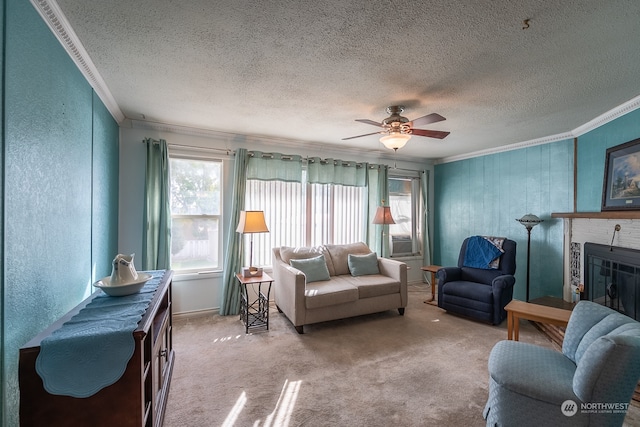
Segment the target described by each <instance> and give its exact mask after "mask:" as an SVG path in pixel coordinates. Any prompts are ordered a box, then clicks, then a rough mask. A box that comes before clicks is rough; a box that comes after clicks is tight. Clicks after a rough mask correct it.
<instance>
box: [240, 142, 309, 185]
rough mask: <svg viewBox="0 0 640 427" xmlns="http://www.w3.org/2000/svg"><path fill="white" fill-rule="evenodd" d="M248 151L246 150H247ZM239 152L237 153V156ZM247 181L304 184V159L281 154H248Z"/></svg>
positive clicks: (260, 152)
mask: <svg viewBox="0 0 640 427" xmlns="http://www.w3.org/2000/svg"><path fill="white" fill-rule="evenodd" d="M245 151H246V150H245ZM237 154H238V152H237V151H236V156H237ZM248 156H249V161H248V164H247V167H246V170H247V173H246V178H245V179H258V180H260V181H285V182H302V158H301V157H300V156H297V155H294V156H290V155H285V154H280V153H263V152H262V151H252V152H250V153H248Z"/></svg>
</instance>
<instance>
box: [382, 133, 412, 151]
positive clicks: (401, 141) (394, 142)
mask: <svg viewBox="0 0 640 427" xmlns="http://www.w3.org/2000/svg"><path fill="white" fill-rule="evenodd" d="M410 139H411V135H408V134H406V133H391V134H389V135H385V136H383V137H382V138H380V142H382V144H383V145H384V146H385V147H387V148H388V149H390V150H397V149H398V148H402V147H404V146H405V145H406V144H407V141H409V140H410Z"/></svg>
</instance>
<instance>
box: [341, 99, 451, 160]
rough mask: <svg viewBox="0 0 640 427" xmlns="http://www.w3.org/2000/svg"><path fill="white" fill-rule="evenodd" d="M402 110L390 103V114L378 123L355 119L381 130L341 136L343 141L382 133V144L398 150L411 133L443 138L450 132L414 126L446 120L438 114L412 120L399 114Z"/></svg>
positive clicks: (400, 106)
mask: <svg viewBox="0 0 640 427" xmlns="http://www.w3.org/2000/svg"><path fill="white" fill-rule="evenodd" d="M403 111H404V106H403V105H392V106H390V107H387V113H389V114H390V116H389V117H387V118H386V119H384V120H382V122H381V123H378V122H376V121H373V120H368V119H356V122H360V123H367V124H370V125H374V126H378V127H381V128H382V130H379V131H377V132H372V133H365V134H364V135H357V136H351V137H349V138H342V140H343V141H346V140H348V139H354V138H360V137H363V136H369V135H375V134H381V135H383V136H382V137H381V138H380V142H382V143H383V144H384V146H385V147H387V148H389V149H392V150H398V148H402V147H404V145H405V144H406V143H407V141H409V139H411V135H416V136H426V137H428V138H438V139H443V138H445V137H446V136H447V135H449V133H450V132H443V131H439V130H426V129H416V128H415V127H414V126H423V125H428V124H430V123H437V122H441V121H443V120H446V119H445V118H444V117H442V116H441V115H440V114H437V113H431V114H427V115H426V116H422V117H418V118H417V119H414V120H411V121H410V120H409V119H407V118H406V117H403V116H401V115H400V114H401V113H402V112H403Z"/></svg>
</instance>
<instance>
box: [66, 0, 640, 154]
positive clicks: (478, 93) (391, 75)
mask: <svg viewBox="0 0 640 427" xmlns="http://www.w3.org/2000/svg"><path fill="white" fill-rule="evenodd" d="M57 4H58V5H59V6H60V9H61V10H62V12H63V13H64V15H65V16H66V18H67V19H68V21H69V23H70V25H71V27H72V28H73V30H74V31H75V33H76V34H77V35H78V37H79V39H80V40H81V42H82V44H83V46H84V48H85V49H86V51H87V52H88V54H89V56H90V58H91V59H92V61H93V63H94V64H95V65H96V67H97V69H98V71H99V73H100V75H101V76H102V78H103V79H104V81H105V82H106V85H107V87H108V89H109V91H110V93H111V94H112V95H113V98H114V99H115V101H116V102H117V105H118V106H119V107H120V109H121V110H122V112H123V113H124V115H125V116H126V117H127V118H129V119H132V120H148V121H152V122H160V123H166V124H172V125H179V126H188V127H194V128H199V129H208V130H215V131H223V132H232V133H240V134H248V135H262V136H269V137H274V138H287V139H292V140H296V141H300V144H301V145H304V143H305V142H312V143H313V142H315V143H324V144H337V145H339V146H342V147H354V148H357V149H363V150H381V149H382V150H385V149H384V148H383V147H382V145H381V144H380V143H379V142H378V137H377V136H376V135H374V136H368V137H363V138H358V139H354V140H350V141H341V138H344V137H349V136H354V135H359V134H365V133H370V132H374V131H376V128H375V127H373V126H371V125H367V124H363V123H358V122H355V119H362V118H365V119H371V120H375V121H381V120H382V119H383V118H385V117H386V116H387V114H386V112H385V108H386V107H387V106H388V105H394V104H404V105H405V106H406V107H407V109H406V110H405V112H404V115H405V116H406V117H408V118H409V119H413V118H417V117H419V116H423V115H425V114H429V113H432V112H437V113H439V114H441V115H443V116H444V117H446V118H447V120H446V121H444V122H440V123H436V124H433V125H429V126H424V128H428V129H435V130H444V131H449V132H451V134H450V135H449V136H448V137H447V138H446V139H444V140H436V139H430V138H423V137H413V138H412V139H411V141H409V143H408V144H407V145H406V146H405V147H404V148H402V149H401V151H402V154H403V155H404V156H416V157H423V158H443V157H449V156H455V155H460V154H464V153H469V152H475V151H479V150H484V149H489V148H494V147H498V146H501V145H508V144H514V143H518V142H523V141H529V140H532V139H538V138H544V137H548V136H551V135H556V134H561V133H565V132H570V131H572V130H573V129H575V128H577V127H579V126H581V125H583V124H585V123H587V122H588V121H590V120H592V119H594V118H596V117H597V116H599V115H601V114H603V113H605V112H607V111H608V110H610V109H612V108H614V107H616V106H618V105H620V104H623V103H624V102H626V101H628V100H630V99H632V98H634V97H636V96H638V95H639V94H640V79H639V77H638V70H640V49H639V48H638V40H640V24H639V22H640V2H638V1H637V0H630V1H624V0H615V1H602V0H571V1H569V0H562V1H558V0H527V1H524V0H491V1H466V2H464V1H451V0H449V1H392V0H371V1H349V0H342V1H326V0H315V1H306V0H302V1H301V0H289V1H273V0H270V1H265V2H258V1H239V0H233V1H231V0H216V1H212V0H193V1H191V0H190V1H175V0H136V1H131V0H108V1H99V2H98V1H91V2H88V1H86V0H57ZM525 19H530V21H529V28H527V29H523V26H524V25H523V21H524V20H525Z"/></svg>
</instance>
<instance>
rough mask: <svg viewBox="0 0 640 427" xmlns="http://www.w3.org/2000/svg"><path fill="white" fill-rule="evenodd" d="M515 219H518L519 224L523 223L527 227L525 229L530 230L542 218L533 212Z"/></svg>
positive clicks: (541, 220)
mask: <svg viewBox="0 0 640 427" xmlns="http://www.w3.org/2000/svg"><path fill="white" fill-rule="evenodd" d="M516 221H518V222H519V223H520V224H522V225H524V226H525V227H526V228H527V230H531V229H532V228H533V227H535V226H536V225H538V224H540V223H541V222H543V221H544V220H543V219H540V218H538V217H537V216H535V215H534V214H526V215H524V216H523V217H522V218H520V219H516Z"/></svg>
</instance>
